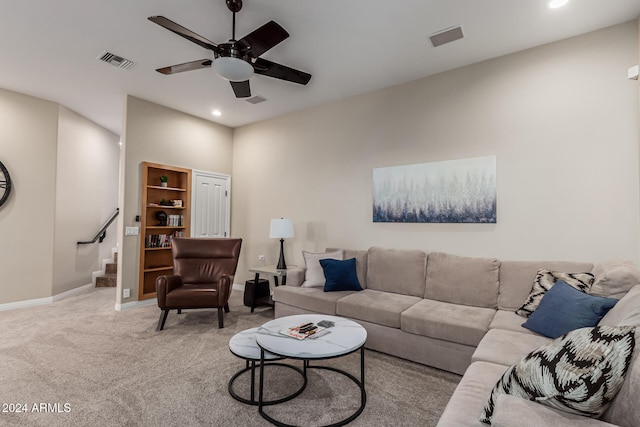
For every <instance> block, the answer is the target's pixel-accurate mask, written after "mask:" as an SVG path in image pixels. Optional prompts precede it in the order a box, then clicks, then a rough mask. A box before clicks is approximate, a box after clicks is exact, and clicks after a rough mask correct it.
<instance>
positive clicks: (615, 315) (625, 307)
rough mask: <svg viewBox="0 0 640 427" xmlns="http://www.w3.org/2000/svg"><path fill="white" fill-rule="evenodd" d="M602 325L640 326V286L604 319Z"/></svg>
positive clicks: (629, 293)
mask: <svg viewBox="0 0 640 427" xmlns="http://www.w3.org/2000/svg"><path fill="white" fill-rule="evenodd" d="M599 324H600V325H610V326H624V325H632V326H640V285H636V286H634V287H633V288H631V290H630V291H629V292H627V294H626V295H625V296H624V297H622V299H621V300H620V301H618V303H617V304H616V305H615V307H613V308H612V309H611V310H609V312H608V313H607V314H606V315H605V316H604V317H603V318H602V320H601V321H600V323H599Z"/></svg>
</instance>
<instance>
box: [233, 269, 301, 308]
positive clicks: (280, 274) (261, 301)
mask: <svg viewBox="0 0 640 427" xmlns="http://www.w3.org/2000/svg"><path fill="white" fill-rule="evenodd" d="M295 267H296V266H295V265H290V266H288V267H287V269H290V268H295ZM249 272H250V273H255V277H254V279H253V280H248V281H247V283H246V284H245V288H244V292H245V301H247V302H249V303H250V304H248V305H249V306H250V307H251V312H252V313H253V309H254V308H255V307H257V306H259V305H266V306H269V307H273V300H272V299H271V292H269V294H268V295H267V296H265V297H258V298H256V297H255V296H256V295H258V294H259V291H258V289H259V287H260V275H261V274H264V275H265V276H267V278H269V277H271V276H272V277H273V284H274V285H275V286H279V279H280V278H282V285H286V284H287V270H283V269H279V268H276V266H275V265H263V266H260V267H251V268H249ZM250 282H253V286H251V284H250Z"/></svg>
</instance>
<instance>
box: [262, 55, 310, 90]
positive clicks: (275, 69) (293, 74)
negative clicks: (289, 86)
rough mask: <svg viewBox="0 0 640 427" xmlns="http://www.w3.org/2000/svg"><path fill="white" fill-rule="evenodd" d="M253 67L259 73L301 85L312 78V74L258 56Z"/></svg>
mask: <svg viewBox="0 0 640 427" xmlns="http://www.w3.org/2000/svg"><path fill="white" fill-rule="evenodd" d="M253 69H254V70H255V72H256V73H257V74H262V75H263V76H269V77H274V78H276V79H282V80H286V81H289V82H293V83H298V84H301V85H306V84H307V83H309V80H311V74H309V73H305V72H304V71H300V70H295V69H293V68H290V67H287V66H285V65H281V64H276V63H275V62H271V61H268V60H266V59H262V58H258V59H257V60H256V62H254V63H253Z"/></svg>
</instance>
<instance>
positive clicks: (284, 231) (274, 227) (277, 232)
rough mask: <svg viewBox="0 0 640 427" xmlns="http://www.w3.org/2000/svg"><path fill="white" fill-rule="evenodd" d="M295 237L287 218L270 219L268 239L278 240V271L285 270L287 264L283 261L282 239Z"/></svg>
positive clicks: (291, 223) (291, 224)
mask: <svg viewBox="0 0 640 427" xmlns="http://www.w3.org/2000/svg"><path fill="white" fill-rule="evenodd" d="M294 236H295V233H294V232H293V221H291V220H290V219H288V218H280V219H272V220H271V230H270V231H269V237H270V238H272V239H280V259H279V260H278V266H277V267H276V268H277V269H278V270H285V269H286V268H287V263H286V262H285V261H284V239H289V238H292V237H294Z"/></svg>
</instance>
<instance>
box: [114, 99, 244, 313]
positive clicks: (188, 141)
mask: <svg viewBox="0 0 640 427" xmlns="http://www.w3.org/2000/svg"><path fill="white" fill-rule="evenodd" d="M123 128H124V132H123V135H122V139H123V148H122V149H123V157H124V158H125V159H126V160H125V163H124V168H123V169H122V172H121V173H122V175H121V182H122V183H124V184H123V191H122V192H121V193H122V194H121V197H122V202H121V206H123V209H122V211H121V222H120V227H121V230H120V232H119V235H120V238H121V240H122V244H120V245H119V247H120V248H122V250H121V253H122V256H121V257H120V264H119V266H118V267H119V269H118V288H119V292H118V299H117V302H118V303H122V302H129V301H135V300H136V299H137V295H138V263H139V250H140V238H139V236H124V235H123V232H122V228H124V227H139V226H140V223H138V222H135V217H136V215H138V214H139V213H140V195H141V192H140V190H141V189H140V184H141V176H140V171H141V166H140V165H141V162H143V161H148V162H154V163H161V164H167V165H173V166H180V167H184V168H190V169H197V170H202V171H209V172H218V173H222V174H228V175H231V167H232V154H233V148H232V136H233V135H232V130H231V128H228V127H226V126H222V125H219V124H216V123H213V122H209V121H207V120H202V119H200V118H196V117H193V116H190V115H188V114H185V113H182V112H179V111H176V110H172V109H170V108H166V107H163V106H161V105H157V104H154V103H152V102H148V101H144V100H142V99H139V98H135V97H132V96H129V97H128V98H127V104H126V113H125V119H124V126H123ZM124 288H129V289H131V298H128V299H122V298H121V295H122V292H121V290H122V289H124Z"/></svg>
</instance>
